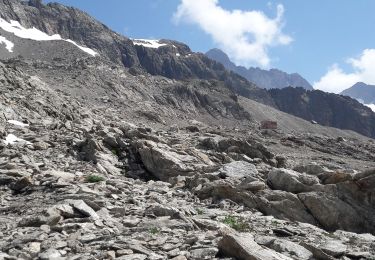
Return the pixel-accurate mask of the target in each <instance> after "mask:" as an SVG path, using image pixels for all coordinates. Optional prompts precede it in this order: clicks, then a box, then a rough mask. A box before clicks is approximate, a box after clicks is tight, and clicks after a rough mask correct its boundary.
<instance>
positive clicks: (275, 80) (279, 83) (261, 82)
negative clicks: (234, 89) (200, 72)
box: [206, 49, 313, 90]
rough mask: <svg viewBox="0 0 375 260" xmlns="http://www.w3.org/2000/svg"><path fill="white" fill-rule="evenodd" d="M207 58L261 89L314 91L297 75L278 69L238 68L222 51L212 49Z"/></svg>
mask: <svg viewBox="0 0 375 260" xmlns="http://www.w3.org/2000/svg"><path fill="white" fill-rule="evenodd" d="M206 56H207V57H209V58H211V59H213V60H216V61H218V62H220V63H221V64H223V65H224V67H226V68H227V69H228V70H231V71H233V72H236V73H237V74H239V75H241V76H242V77H244V78H246V79H247V80H249V81H250V82H252V83H255V84H256V85H257V86H258V87H260V88H265V89H272V88H279V89H280V88H286V87H302V88H304V89H307V90H313V87H312V86H311V84H310V83H309V82H308V81H307V80H306V79H304V78H303V77H302V76H301V75H299V74H297V73H293V74H288V73H286V72H283V71H281V70H278V69H271V70H263V69H260V68H249V69H247V68H245V67H243V66H236V65H235V64H234V63H233V62H232V61H231V60H230V59H229V57H228V55H227V54H226V53H224V52H223V51H222V50H220V49H212V50H209V51H208V52H207V53H206Z"/></svg>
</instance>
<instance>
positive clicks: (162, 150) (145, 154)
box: [135, 140, 214, 181]
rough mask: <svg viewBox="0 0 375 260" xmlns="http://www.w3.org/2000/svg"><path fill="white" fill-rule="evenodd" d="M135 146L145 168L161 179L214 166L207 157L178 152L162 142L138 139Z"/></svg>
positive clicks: (190, 173) (191, 173) (188, 174)
mask: <svg viewBox="0 0 375 260" xmlns="http://www.w3.org/2000/svg"><path fill="white" fill-rule="evenodd" d="M135 146H136V148H137V151H138V152H139V154H140V156H141V160H142V162H143V164H144V165H145V167H146V169H147V170H148V171H150V172H151V173H152V174H153V175H154V176H155V177H157V178H158V179H160V180H162V181H168V180H169V179H170V178H172V177H177V176H191V175H193V174H195V173H196V172H199V171H203V169H205V168H207V167H208V168H209V167H210V166H211V167H212V166H214V163H213V162H211V161H210V160H209V159H208V158H201V157H199V156H192V155H189V154H186V153H182V152H178V151H177V150H174V149H172V148H171V147H170V146H168V145H166V144H163V143H156V142H153V141H149V140H140V141H138V142H136V144H135ZM202 157H203V156H202Z"/></svg>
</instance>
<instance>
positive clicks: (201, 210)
mask: <svg viewBox="0 0 375 260" xmlns="http://www.w3.org/2000/svg"><path fill="white" fill-rule="evenodd" d="M196 211H197V214H198V215H203V213H204V211H203V209H196Z"/></svg>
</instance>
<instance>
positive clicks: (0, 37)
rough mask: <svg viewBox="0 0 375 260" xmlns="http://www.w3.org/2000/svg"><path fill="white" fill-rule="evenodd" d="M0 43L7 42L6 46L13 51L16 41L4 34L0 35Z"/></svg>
mask: <svg viewBox="0 0 375 260" xmlns="http://www.w3.org/2000/svg"><path fill="white" fill-rule="evenodd" d="M0 44H5V48H6V49H7V50H8V51H9V52H13V47H14V43H13V42H11V41H9V40H7V38H5V37H4V36H0Z"/></svg>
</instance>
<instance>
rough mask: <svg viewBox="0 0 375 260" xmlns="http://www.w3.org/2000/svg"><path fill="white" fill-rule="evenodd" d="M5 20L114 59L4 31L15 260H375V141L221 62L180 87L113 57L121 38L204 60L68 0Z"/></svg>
mask: <svg viewBox="0 0 375 260" xmlns="http://www.w3.org/2000/svg"><path fill="white" fill-rule="evenodd" d="M0 9H1V13H0V14H1V17H2V19H5V21H7V22H11V21H18V22H19V23H20V25H22V26H23V27H25V28H31V27H32V26H35V27H36V28H38V30H40V31H42V32H45V33H47V34H48V35H53V34H56V33H59V34H60V36H61V38H62V39H68V40H72V41H74V42H75V43H76V44H78V45H80V46H83V47H87V48H90V49H92V50H94V51H96V52H98V53H99V55H96V56H92V55H90V54H88V53H86V52H84V51H82V49H80V48H77V46H76V45H74V44H72V43H71V42H67V41H62V40H59V41H37V40H31V39H26V38H22V37H17V36H16V35H14V34H12V33H9V32H7V31H4V30H3V31H1V33H2V35H3V37H5V38H6V39H7V40H9V41H11V42H12V43H14V47H13V52H9V51H8V50H7V49H6V48H5V45H4V46H3V45H1V46H0V47H1V52H0V56H1V61H0V90H1V91H0V111H1V115H0V139H1V140H0V259H133V260H135V259H175V260H179V259H180V260H183V259H195V260H201V259H227V260H229V259H232V260H234V259H261V260H263V259H266V260H268V259H275V260H276V259H345V260H346V259H374V256H375V229H374V227H375V219H374V217H373V216H374V213H375V212H374V211H375V210H374V209H375V199H374V198H375V170H374V169H375V157H374V155H375V143H374V140H373V139H370V138H367V137H364V136H362V135H360V134H357V133H355V132H351V131H345V130H340V129H336V128H329V127H324V126H321V125H318V124H312V123H311V122H309V121H305V120H303V119H301V118H297V117H294V116H292V115H289V114H286V113H283V112H281V111H280V110H277V109H275V108H274V107H273V106H274V105H275V104H274V102H273V101H272V99H271V101H272V102H273V103H272V104H271V106H267V105H265V104H261V103H258V102H257V101H254V100H252V99H249V98H248V97H246V95H244V96H241V95H238V93H237V92H235V90H236V87H240V86H242V85H236V84H240V83H239V82H243V83H244V84H245V85H243V86H246V89H247V90H251V89H252V88H250V87H249V86H248V84H249V83H248V82H247V81H246V80H244V79H243V78H241V77H239V76H237V75H234V74H231V73H229V72H227V71H225V70H224V69H222V66H221V65H220V64H217V63H215V62H213V61H210V60H209V59H207V60H206V61H207V64H211V65H212V67H210V66H211V65H207V64H206V63H202V64H201V68H203V69H205V70H206V72H207V73H208V74H209V71H210V70H211V69H212V70H214V72H213V74H212V75H211V76H210V77H207V76H206V78H203V76H198V75H199V73H202V71H201V70H200V69H199V68H196V69H193V68H195V67H194V64H197V63H199V64H200V62H201V61H203V60H204V59H203V58H202V60H201V58H197V59H196V60H194V61H190V60H189V59H188V58H186V59H187V60H186V63H184V64H185V65H186V66H187V67H186V68H187V69H189V70H190V71H192V72H194V73H196V74H195V75H196V76H189V77H186V78H178V77H171V76H170V75H169V76H168V75H167V74H166V75H161V74H162V73H161V72H160V71H158V69H159V68H160V67H159V66H156V67H155V68H153V69H155V73H151V69H152V66H150V68H148V69H145V68H146V66H145V65H140V66H131V67H128V66H124V62H122V60H121V59H117V58H118V57H119V56H117V54H119V53H120V52H118V53H117V54H116V55H114V56H113V57H114V58H113V60H111V59H110V58H109V57H110V53H111V52H116V49H115V48H114V49H113V48H112V47H113V45H112V43H113V41H115V39H116V37H121V40H120V38H118V39H119V40H118V42H116V44H118V46H122V47H123V48H124V49H126V48H128V46H130V47H131V48H130V47H129V48H130V49H129V53H132V51H133V50H135V51H136V53H137V54H135V53H134V54H135V56H134V62H135V63H138V62H139V64H141V61H140V60H139V58H138V56H139V53H141V52H144V53H145V55H144V57H146V58H147V59H146V58H145V59H146V60H147V62H146V61H143V63H144V64H149V65H151V64H154V62H155V64H157V62H158V61H160V56H163V55H165V56H163V57H165V59H166V60H168V59H170V61H171V63H170V64H173V61H174V60H175V59H177V58H180V57H184V56H187V57H190V56H196V57H201V56H200V54H194V53H190V50H188V49H186V48H187V47H182V46H183V45H180V44H179V43H177V42H173V41H167V40H161V41H158V42H157V44H158V45H163V46H162V47H159V48H150V47H146V46H144V45H152V46H155V45H156V44H155V43H153V42H148V41H143V42H141V43H142V44H144V45H142V44H140V45H136V44H133V40H130V39H128V40H127V39H125V38H122V36H119V35H116V34H114V33H113V34H106V33H108V32H109V30H107V29H106V28H105V26H104V25H101V24H100V23H98V22H97V21H95V20H93V19H92V18H91V17H89V16H88V15H86V14H84V13H83V12H81V11H79V10H76V9H73V8H68V7H64V6H62V5H58V4H48V5H43V4H42V3H41V2H40V1H29V2H25V1H15V0H7V1H6V0H2V1H0ZM52 14H58V15H59V17H62V19H61V20H60V21H59V22H56V21H55V20H54V19H53V18H52ZM49 16H51V17H50V20H48V17H49ZM71 18H74V19H75V20H74V19H73V20H72V22H71V23H82V24H83V27H84V26H85V24H86V25H87V26H88V27H87V28H92V30H87V32H86V34H84V35H86V36H85V37H82V36H80V33H82V31H80V30H79V29H78V28H76V27H75V26H72V24H71V23H70V24H69V23H68V22H67V21H68V19H71ZM64 19H66V20H64ZM63 21H66V23H64V22H63ZM69 26H71V28H70V27H69ZM49 30H50V31H49ZM74 31H76V33H73V32H74ZM109 36H111V37H112V38H111V37H109ZM80 37H81V39H80ZM90 38H91V41H92V43H91V44H90V41H89V40H88V39H90ZM95 39H97V41H96V42H97V43H96V45H94V42H95ZM124 39H125V40H124ZM101 41H102V42H101ZM106 41H108V42H110V43H111V44H109V45H108V48H109V49H106V48H104V44H105V42H106ZM123 41H125V42H127V43H128V44H125V45H121V43H123ZM138 43H139V42H138ZM102 44H103V46H101V45H102ZM116 44H115V45H116ZM164 44H165V45H164ZM110 46H112V47H110ZM137 46H138V47H137ZM122 47H119V48H122ZM27 48H31V49H33V50H34V51H33V52H32V53H33V55H31V52H27V51H26V50H27ZM176 48H177V49H178V52H176ZM124 49H122V50H124ZM138 49H139V50H138ZM46 50H48V51H46ZM137 50H138V51H137ZM106 53H108V54H106ZM171 53H173V56H172V55H171ZM177 53H178V54H179V55H180V56H179V55H176V54H177ZM189 54H191V55H190V56H189ZM129 55H130V54H129ZM115 57H117V58H115ZM129 57H130V56H129ZM129 57H127V58H125V60H126V61H127V62H128V61H129V60H131V59H130V58H129ZM153 59H155V60H153ZM148 60H152V61H153V62H150V63H149V61H148ZM190 62H191V63H190ZM167 64H169V63H167ZM181 64H182V63H181ZM181 64H179V66H180V65H181ZM188 65H189V66H188ZM165 66H166V67H164V66H162V67H163V68H165V69H166V70H165V72H167V71H169V70H170V73H172V74H174V73H177V74H178V73H180V72H181V73H182V72H183V73H182V74H181V75H185V74H184V73H185V71H188V70H187V69H186V70H185V68H184V67H182V70H181V71H180V72H178V70H177V71H175V69H176V68H175V67H173V69H171V67H168V66H167V65H165ZM216 67H217V68H218V69H217V70H216ZM147 70H149V71H147ZM163 71H164V70H163ZM218 71H222V73H223V74H215V73H218ZM163 73H164V72H163ZM177 74H176V75H177ZM179 75H180V74H179ZM205 75H206V74H205ZM220 75H221V76H223V75H224V76H225V77H224V76H223V78H221V77H220ZM227 75H232V76H230V77H229V76H228V77H227ZM229 79H231V80H232V81H230V80H229ZM237 79H238V80H240V81H236V80H237ZM231 84H232V85H231ZM241 84H242V83H241ZM228 86H231V87H228ZM238 89H241V88H238ZM253 89H254V90H255V92H247V93H251V94H253V93H258V94H261V93H262V92H257V91H258V90H257V88H256V87H255V86H254V88H253ZM249 95H250V94H249ZM259 98H264V97H263V96H259ZM267 98H268V97H267ZM265 103H266V102H265ZM262 120H277V121H278V122H279V129H277V130H267V129H259V123H260V121H262Z"/></svg>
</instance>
